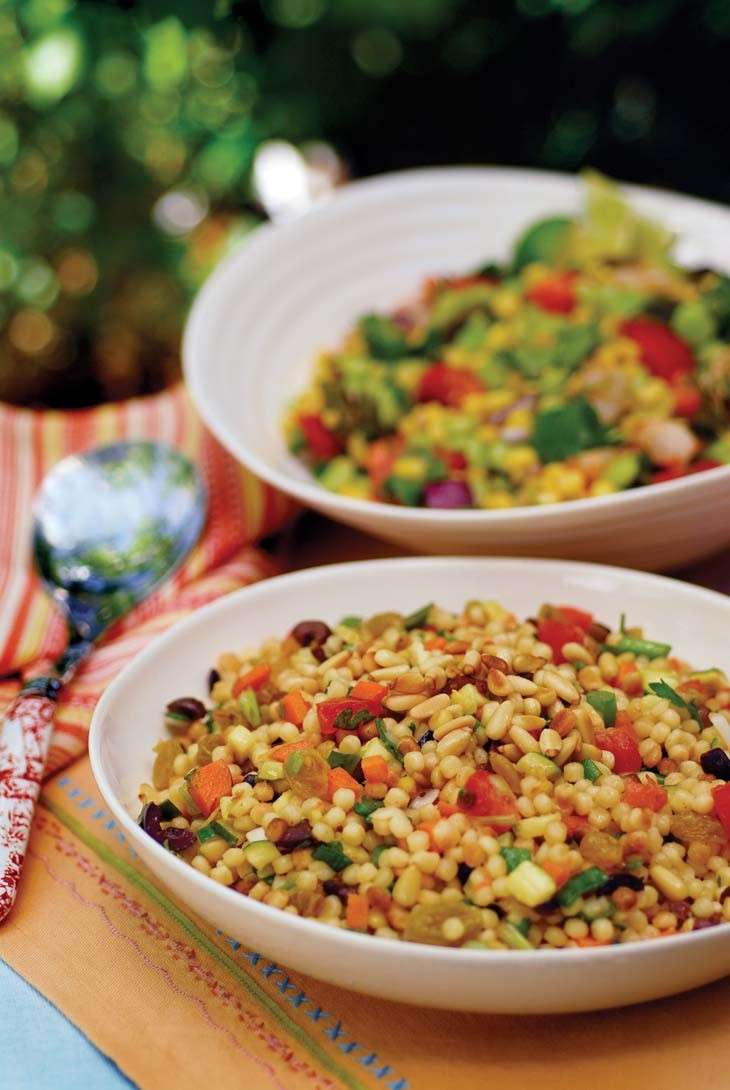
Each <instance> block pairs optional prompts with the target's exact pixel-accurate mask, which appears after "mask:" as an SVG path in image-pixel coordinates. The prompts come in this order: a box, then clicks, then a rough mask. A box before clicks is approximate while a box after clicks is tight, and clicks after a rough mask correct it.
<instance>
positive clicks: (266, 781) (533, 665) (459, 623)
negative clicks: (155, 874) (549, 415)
mask: <svg viewBox="0 0 730 1090" xmlns="http://www.w3.org/2000/svg"><path fill="white" fill-rule="evenodd" d="M209 687H210V701H209V704H208V706H207V707H206V706H205V705H204V704H203V702H201V701H199V700H197V699H195V698H192V697H182V698H179V699H177V700H174V701H172V702H171V703H170V704H168V706H167V709H166V712H165V722H166V725H167V727H168V731H169V735H168V737H167V738H166V739H165V740H163V741H161V742H160V743H158V745H157V746H156V747H155V752H156V759H155V762H154V770H153V776H152V780H153V782H152V783H151V784H143V785H142V787H141V790H140V798H141V800H142V802H143V804H144V805H143V810H142V814H141V816H140V822H141V824H142V827H143V828H144V829H145V831H146V832H147V833H149V835H151V836H153V837H154V838H155V839H156V840H157V841H158V842H159V843H160V844H162V845H164V846H165V847H166V848H167V849H169V850H171V851H174V852H177V853H178V854H180V856H181V857H182V858H184V859H185V860H186V861H187V862H188V863H189V864H190V865H191V866H192V867H194V868H195V869H196V870H198V871H199V872H200V873H201V874H204V875H206V876H208V877H209V878H211V879H212V880H213V881H215V882H219V883H221V884H222V885H224V886H228V887H230V888H231V889H233V890H236V891H237V892H239V893H241V894H242V895H244V896H248V897H252V898H254V899H255V900H258V901H261V902H263V903H265V904H267V905H271V906H273V907H276V908H279V909H282V910H283V911H285V912H289V913H293V914H295V915H299V916H303V917H308V918H311V919H314V920H318V921H320V922H321V923H323V924H327V925H329V926H331V927H340V928H348V929H350V930H354V931H359V932H362V933H367V934H371V935H378V936H381V937H386V938H390V939H394V940H406V941H416V942H426V943H435V944H439V945H444V946H452V947H456V946H465V947H477V948H484V949H490V950H499V949H514V950H525V951H527V950H532V949H536V948H540V947H554V948H563V947H576V946H578V947H581V946H583V947H585V946H604V945H609V944H612V943H620V942H630V941H635V940H643V939H650V938H660V937H662V936H666V935H672V934H675V933H678V932H688V931H695V930H698V929H700V928H704V927H708V926H714V925H716V924H719V923H722V922H723V921H730V893H729V892H728V891H729V890H730V845H729V844H728V837H729V836H730V756H729V755H728V749H729V748H730V684H729V683H728V680H727V678H726V677H725V675H724V674H723V673H722V672H721V671H719V670H717V669H708V670H702V671H696V670H693V669H692V668H691V667H690V666H689V665H688V664H687V663H685V662H683V661H681V660H679V659H678V658H676V657H673V656H672V653H671V647H670V646H669V645H667V644H665V643H661V642H658V641H656V640H653V639H646V638H645V637H644V635H643V633H642V631H641V630H640V629H638V628H632V627H629V628H627V627H626V624H625V622H624V620H623V618H622V621H621V625H620V628H619V629H618V630H616V631H611V630H610V629H609V628H608V627H607V626H605V625H603V624H601V623H600V622H598V621H597V620H596V619H595V618H594V617H593V616H592V615H591V614H590V613H588V612H586V611H585V610H581V609H578V608H575V607H569V606H554V605H545V606H543V607H542V608H541V609H540V610H539V612H538V614H537V615H536V616H535V617H534V618H531V619H528V620H518V619H517V618H516V617H515V616H514V615H513V614H512V613H510V612H509V611H507V610H505V609H504V608H502V607H501V606H500V605H499V604H497V603H496V602H492V601H471V602H468V603H467V604H466V605H465V607H464V609H463V610H462V611H461V612H458V613H454V612H450V611H448V610H445V609H442V608H440V607H438V606H435V605H432V604H429V605H426V606H424V607H423V608H422V609H420V610H418V611H416V612H415V613H413V614H410V615H408V616H405V617H404V616H403V615H401V614H398V613H395V612H388V613H381V614H377V615H375V616H373V617H370V618H368V619H367V620H364V619H362V618H359V617H346V618H344V619H343V620H342V621H340V622H339V624H337V625H336V626H335V627H334V629H330V628H329V626H328V625H327V624H325V623H324V622H322V621H303V622H301V623H300V624H298V625H297V626H296V627H295V628H294V629H293V630H292V632H291V633H290V634H289V635H288V636H286V637H285V638H284V639H271V640H268V641H267V642H266V643H264V645H263V646H262V647H261V648H260V649H258V650H257V651H256V652H255V653H245V654H240V655H239V654H236V653H233V652H228V653H226V654H223V655H221V657H220V659H219V660H218V663H217V665H216V668H215V669H214V670H212V671H211V674H210V679H209Z"/></svg>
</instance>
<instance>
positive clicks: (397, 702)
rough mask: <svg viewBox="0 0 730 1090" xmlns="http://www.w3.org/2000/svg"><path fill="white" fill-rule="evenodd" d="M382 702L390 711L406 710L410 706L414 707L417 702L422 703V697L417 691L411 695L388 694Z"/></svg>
mask: <svg viewBox="0 0 730 1090" xmlns="http://www.w3.org/2000/svg"><path fill="white" fill-rule="evenodd" d="M383 703H384V704H385V707H386V708H389V709H390V711H392V712H407V711H409V710H410V709H411V708H415V707H416V705H417V704H421V703H423V697H422V695H421V694H419V693H414V695H413V696H409V695H408V694H406V693H403V694H402V695H398V696H389V697H387V699H386V700H384V701H383Z"/></svg>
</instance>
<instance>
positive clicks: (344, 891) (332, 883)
mask: <svg viewBox="0 0 730 1090" xmlns="http://www.w3.org/2000/svg"><path fill="white" fill-rule="evenodd" d="M322 889H323V890H324V892H325V893H326V894H327V896H328V897H331V896H333V895H334V896H335V897H339V898H340V900H341V901H342V903H343V904H346V902H347V897H348V894H350V893H352V889H351V888H350V887H348V886H346V885H345V883H344V882H340V880H339V879H338V878H328V879H327V881H326V882H323V883H322Z"/></svg>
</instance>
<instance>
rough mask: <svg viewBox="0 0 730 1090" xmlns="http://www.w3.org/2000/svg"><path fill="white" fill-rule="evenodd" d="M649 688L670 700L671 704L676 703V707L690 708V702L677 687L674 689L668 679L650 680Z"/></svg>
mask: <svg viewBox="0 0 730 1090" xmlns="http://www.w3.org/2000/svg"><path fill="white" fill-rule="evenodd" d="M649 688H650V689H651V691H652V692H653V693H656V695H657V696H661V697H663V698H664V699H665V700H668V701H669V703H670V704H674V706H675V708H689V704H688V703H687V701H686V700H685V699H684V697H682V696H680V695H679V693H678V692H677V690H676V689H673V688H672V686H671V685H669V684H668V683H667V682H666V681H650V682H649Z"/></svg>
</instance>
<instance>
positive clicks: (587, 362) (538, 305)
mask: <svg viewBox="0 0 730 1090" xmlns="http://www.w3.org/2000/svg"><path fill="white" fill-rule="evenodd" d="M475 230H478V224H475ZM673 241H674V239H673V236H672V235H671V233H670V232H669V231H668V230H666V229H665V228H664V227H663V226H661V225H660V224H657V223H654V222H653V221H649V220H647V219H646V218H644V217H642V216H640V215H639V214H637V213H636V212H635V211H634V210H633V209H631V208H629V207H628V205H627V204H626V203H625V202H624V201H623V198H622V197H621V194H620V192H619V191H618V189H617V188H616V187H615V186H614V185H613V184H612V183H610V182H608V181H607V180H606V179H602V178H600V177H599V176H597V175H592V176H590V177H589V178H588V180H587V184H586V210H585V214H584V215H583V216H582V218H581V217H576V218H575V219H570V218H567V217H565V216H552V217H550V218H548V219H544V220H540V221H539V222H538V223H536V224H533V225H531V226H530V227H528V228H527V229H526V231H525V232H524V233H523V234H522V235H521V236H520V238H519V239H518V240H517V242H516V244H515V247H514V250H513V253H512V255H511V257H510V258H509V259H508V260H506V261H504V262H502V263H501V264H494V263H491V262H490V263H489V264H487V265H485V266H482V267H481V268H478V269H476V270H474V269H472V270H468V271H466V270H465V274H464V275H442V276H438V275H434V276H432V277H430V278H429V279H427V280H426V281H425V282H424V284H423V287H422V290H421V292H420V295H418V297H417V298H415V299H413V300H412V301H411V302H409V303H407V304H406V305H404V306H401V307H399V308H397V309H395V310H394V311H392V312H391V313H370V314H365V315H363V316H362V317H361V318H360V320H359V321H358V322H357V324H356V325H355V326H354V328H352V329H351V330H350V331H349V332H348V333H347V335H346V336H345V338H344V339H343V340H342V342H341V343H340V344H339V345H337V346H336V347H334V348H333V349H331V350H329V351H324V352H322V353H321V354H320V355H319V357H318V358H317V361H316V366H315V369H314V373H313V376H312V380H311V382H310V383H309V384H308V385H307V387H306V389H305V390H304V391H303V392H302V393H301V394H300V395H299V396H298V397H297V398H296V399H295V400H294V402H293V404H292V405H291V406H290V407H289V410H288V412H287V414H286V417H285V421H284V430H285V434H286V439H287V442H288V445H289V448H290V450H291V451H292V453H293V454H295V455H296V456H297V458H299V459H301V460H302V461H303V462H304V463H305V464H306V465H307V466H308V467H309V468H310V470H311V471H312V472H313V474H314V476H315V478H316V480H317V482H318V483H319V484H321V485H322V486H323V487H324V488H327V489H329V490H330V491H332V492H335V493H337V494H339V495H343V496H349V497H351V498H355V499H364V500H376V501H379V502H384V503H391V504H397V505H401V506H407V507H427V508H440V509H456V508H478V509H484V510H497V509H501V508H511V507H516V506H523V505H535V504H537V505H546V504H554V503H559V502H562V501H566V500H577V499H585V498H596V497H601V496H607V495H611V494H612V493H615V492H621V491H623V490H625V489H629V488H634V487H637V486H640V485H648V484H652V485H653V484H661V483H663V482H665V481H669V480H674V479H675V478H677V477H682V476H685V475H687V474H689V473H695V472H699V471H702V470H705V469H711V468H714V467H717V466H719V465H723V464H728V463H730V415H729V413H728V406H729V404H730V278H729V277H728V276H726V275H724V274H723V273H721V272H717V271H713V270H712V269H707V268H697V269H687V268H683V267H681V266H680V265H678V264H677V263H676V261H674V260H673V259H672V256H671V254H672V244H673ZM437 271H438V270H434V274H435V273H436V272H437Z"/></svg>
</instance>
